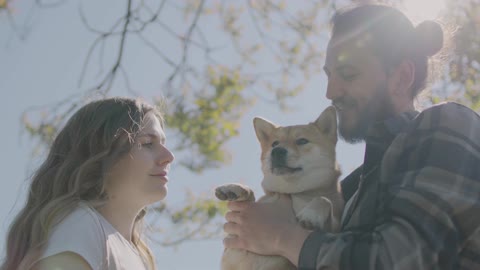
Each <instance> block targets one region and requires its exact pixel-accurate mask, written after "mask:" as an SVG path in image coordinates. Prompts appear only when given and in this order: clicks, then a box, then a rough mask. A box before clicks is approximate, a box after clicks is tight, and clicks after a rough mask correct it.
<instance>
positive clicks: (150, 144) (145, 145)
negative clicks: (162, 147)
mask: <svg viewBox="0 0 480 270" xmlns="http://www.w3.org/2000/svg"><path fill="white" fill-rule="evenodd" d="M152 146H153V142H146V143H142V147H152Z"/></svg>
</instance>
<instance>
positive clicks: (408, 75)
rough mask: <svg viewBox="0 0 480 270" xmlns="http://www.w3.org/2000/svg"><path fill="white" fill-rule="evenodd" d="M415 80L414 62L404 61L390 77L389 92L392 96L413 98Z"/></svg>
mask: <svg viewBox="0 0 480 270" xmlns="http://www.w3.org/2000/svg"><path fill="white" fill-rule="evenodd" d="M414 80H415V64H414V63H413V61H412V60H403V61H402V62H401V63H400V64H398V65H397V66H396V67H395V68H394V69H393V70H392V71H391V73H390V74H389V76H388V90H389V92H390V95H392V96H400V97H406V96H407V97H411V92H412V86H413V82H414Z"/></svg>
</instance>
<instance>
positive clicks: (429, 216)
mask: <svg viewBox="0 0 480 270" xmlns="http://www.w3.org/2000/svg"><path fill="white" fill-rule="evenodd" d="M456 106H458V105H454V106H453V108H452V107H451V106H450V107H447V110H446V109H445V108H435V109H434V110H432V111H431V112H428V113H425V114H423V117H421V118H420V119H419V120H418V123H416V127H415V129H413V130H411V131H409V133H407V134H404V135H403V138H401V139H400V140H399V141H397V143H398V149H396V151H397V153H396V156H395V154H394V155H392V156H395V158H393V159H392V160H390V161H391V162H393V164H396V166H392V171H391V172H389V174H387V175H388V177H387V178H386V179H384V180H385V181H388V182H387V183H383V184H385V186H384V187H386V189H385V190H383V191H382V192H385V194H386V195H387V197H386V198H385V199H386V200H387V202H386V209H385V211H386V213H385V214H386V216H385V217H386V219H385V220H384V221H383V222H382V223H381V224H377V225H376V226H374V228H372V229H369V230H366V231H362V232H354V231H345V232H342V233H340V234H331V233H323V232H312V233H310V234H309V235H308V237H307V238H306V239H305V231H303V232H302V231H301V230H300V229H298V227H297V226H296V225H294V224H292V223H291V221H288V222H286V221H287V220H289V219H291V217H292V215H293V213H292V210H291V209H287V208H288V207H286V204H285V205H283V207H282V205H277V206H276V207H273V206H272V207H271V209H263V206H260V205H258V204H252V205H251V206H247V207H245V208H243V209H238V212H232V213H231V214H230V215H227V220H228V221H230V222H234V223H236V224H233V225H232V223H227V225H226V227H225V228H226V231H227V232H229V231H228V230H229V229H230V228H232V232H233V233H234V234H237V235H238V237H237V238H234V239H231V240H229V241H226V242H225V246H226V247H236V248H244V249H248V250H250V251H253V252H256V253H260V254H268V255H283V256H285V257H287V258H289V260H290V261H292V262H293V263H297V262H298V266H299V269H322V268H323V267H331V268H332V269H451V268H452V267H455V266H456V264H457V263H458V257H457V253H458V251H459V250H460V248H459V247H460V246H461V244H462V241H464V240H465V237H468V234H469V233H470V231H468V230H465V228H466V227H465V226H463V225H461V222H462V220H459V219H458V217H459V216H457V215H461V216H462V217H464V216H471V220H469V222H468V224H470V225H469V226H470V227H471V228H476V227H478V226H479V225H480V220H479V219H480V217H479V216H478V214H475V213H478V211H480V205H479V204H480V202H479V201H478V198H477V196H478V193H479V192H480V186H479V183H478V182H479V181H478V176H479V173H478V170H479V166H478V164H480V160H479V157H480V153H479V149H480V146H479V145H478V138H480V126H479V122H480V121H479V119H478V116H477V115H475V114H473V113H470V112H468V111H467V110H465V109H462V107H460V106H458V107H456ZM402 140H403V141H402ZM394 150H395V149H394ZM394 152H395V151H394ZM384 162H389V160H388V159H387V160H384ZM278 206H280V208H277V207H278ZM359 207H361V206H359ZM274 209H277V210H274ZM268 210H273V211H274V212H275V211H276V213H275V214H269V213H268ZM465 211H467V212H468V213H466V212H465ZM469 213H470V214H469ZM229 216H231V217H230V218H229ZM459 222H460V223H459ZM229 224H230V225H229ZM459 226H460V227H459ZM233 228H234V229H233ZM303 239H305V240H304V241H303V246H302V248H301V251H300V252H299V250H298V246H299V245H298V243H299V242H302V240H303Z"/></svg>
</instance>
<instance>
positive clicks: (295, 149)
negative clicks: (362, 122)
mask: <svg viewBox="0 0 480 270" xmlns="http://www.w3.org/2000/svg"><path fill="white" fill-rule="evenodd" d="M254 127H255V132H256V134H257V138H258V140H259V142H260V146H261V148H262V155H261V162H262V171H263V174H264V178H263V180H262V187H263V189H264V192H265V195H264V196H262V197H261V198H260V199H259V200H258V202H259V203H269V202H274V201H276V200H277V199H278V194H279V193H282V194H289V195H290V196H291V198H292V208H293V210H294V212H295V214H296V216H297V219H298V221H299V222H300V224H302V226H304V227H305V228H307V229H311V230H315V229H320V230H323V231H329V232H337V231H338V230H339V227H340V217H341V214H342V211H343V206H344V202H343V198H342V195H341V193H340V190H339V184H338V177H339V175H340V173H339V170H338V168H337V163H336V157H335V146H336V143H337V121H336V112H335V109H334V108H333V107H329V108H327V109H326V110H325V111H324V112H322V114H321V115H320V116H319V117H318V119H317V120H316V121H315V122H313V123H309V124H307V125H295V126H285V127H280V126H276V125H274V124H272V123H270V122H269V121H267V120H264V119H262V118H255V119H254ZM299 139H305V140H299ZM272 144H274V147H272ZM275 148H277V150H275V153H273V154H272V151H273V149H275ZM215 195H216V196H217V198H219V199H220V200H230V201H245V200H248V201H254V200H255V195H254V193H253V191H252V190H251V189H250V188H249V187H247V186H244V185H240V184H236V183H234V184H226V185H222V186H219V187H217V188H216V190H215ZM243 269H245V270H247V269H248V270H255V269H262V270H270V269H271V270H274V269H275V270H283V269H285V270H287V269H296V268H295V267H294V265H293V264H291V263H290V262H289V261H288V260H287V259H285V258H283V257H280V256H261V255H258V254H254V253H250V252H248V251H242V250H237V249H225V251H224V254H223V256H222V270H243Z"/></svg>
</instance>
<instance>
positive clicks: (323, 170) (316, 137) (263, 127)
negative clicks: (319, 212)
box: [253, 107, 337, 193]
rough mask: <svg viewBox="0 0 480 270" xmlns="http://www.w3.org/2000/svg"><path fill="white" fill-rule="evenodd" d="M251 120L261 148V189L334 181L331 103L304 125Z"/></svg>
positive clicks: (291, 188)
mask: <svg viewBox="0 0 480 270" xmlns="http://www.w3.org/2000/svg"><path fill="white" fill-rule="evenodd" d="M253 124H254V128H255V133H256V134H257V138H258V140H259V142H260V145H261V148H262V156H261V161H262V171H263V174H264V179H263V181H262V187H263V188H264V190H265V191H267V192H280V193H298V192H302V191H306V190H311V189H316V188H322V187H325V188H327V187H330V186H331V185H332V184H336V181H337V177H336V176H337V175H336V174H337V172H336V161H335V146H336V143H337V119H336V112H335V109H334V108H333V107H329V108H327V109H326V110H325V111H323V112H322V114H321V115H320V116H319V117H318V119H317V120H316V121H315V122H313V123H310V124H307V125H296V126H285V127H280V126H276V125H275V124H273V123H271V122H269V121H267V120H265V119H262V118H258V117H257V118H255V119H254V120H253ZM332 181H335V183H332Z"/></svg>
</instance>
